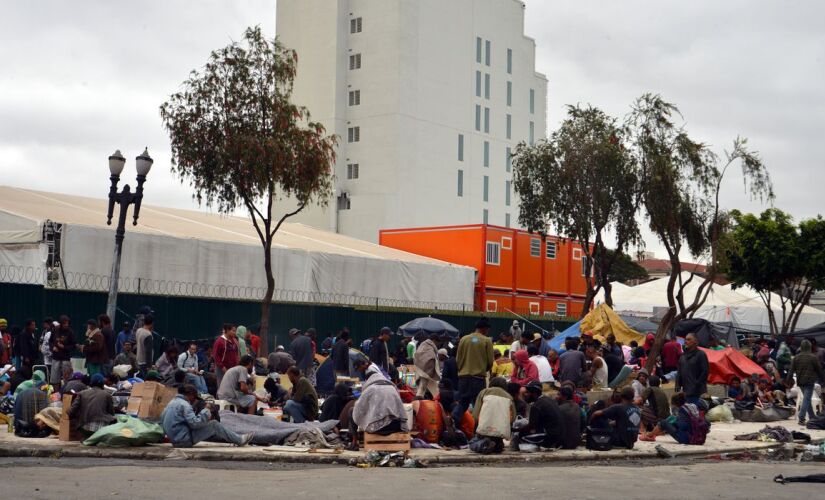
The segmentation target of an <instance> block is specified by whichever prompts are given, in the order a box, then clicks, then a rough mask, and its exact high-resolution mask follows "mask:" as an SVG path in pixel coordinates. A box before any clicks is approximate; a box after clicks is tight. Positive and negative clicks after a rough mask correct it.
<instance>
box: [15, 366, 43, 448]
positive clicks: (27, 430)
mask: <svg viewBox="0 0 825 500" xmlns="http://www.w3.org/2000/svg"><path fill="white" fill-rule="evenodd" d="M38 371H39V370H38ZM45 389H46V382H45V380H44V379H41V380H39V381H38V382H37V383H36V384H35V385H33V386H32V387H30V388H28V389H26V390H24V391H22V392H21V393H19V394H18V395H17V396H15V398H14V435H15V436H19V437H38V438H40V437H47V436H49V435H50V434H51V429H49V428H47V427H46V426H45V425H44V424H43V423H42V422H41V421H38V420H37V419H36V418H35V415H37V414H38V413H39V412H40V411H41V410H43V409H44V408H46V407H48V406H49V396H48V393H47V392H46V390H45Z"/></svg>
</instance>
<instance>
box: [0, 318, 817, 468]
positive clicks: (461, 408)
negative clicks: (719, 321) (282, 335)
mask: <svg viewBox="0 0 825 500" xmlns="http://www.w3.org/2000/svg"><path fill="white" fill-rule="evenodd" d="M111 323H112V322H111V320H110V318H108V317H107V316H105V315H101V316H99V317H98V318H96V319H91V320H88V321H87V322H86V323H85V333H84V334H82V335H80V336H76V335H75V333H74V331H73V329H72V324H71V320H70V319H69V318H68V317H67V316H60V317H59V318H58V320H57V321H55V320H53V319H52V318H46V319H45V320H44V321H43V323H42V328H41V329H39V330H38V328H37V325H36V323H35V322H34V321H27V322H26V323H25V325H24V327H23V328H12V329H8V325H7V323H6V322H5V320H2V319H0V333H2V339H3V342H2V349H0V366H3V367H4V368H3V372H2V374H1V375H0V384H1V386H2V394H3V395H4V396H3V399H2V401H0V413H6V414H9V413H13V414H14V427H15V432H16V433H17V434H18V435H20V436H27V437H39V436H45V435H48V434H49V433H50V429H49V428H48V427H47V426H45V425H44V424H43V422H41V421H40V420H39V419H38V415H39V414H40V413H39V412H40V411H41V410H43V409H44V408H46V407H48V406H49V404H50V401H57V399H55V398H54V396H52V395H53V394H73V395H74V398H73V400H72V403H71V408H70V409H69V416H70V417H71V418H72V425H73V427H74V428H75V429H77V430H78V431H80V432H82V433H84V434H86V435H90V434H91V433H94V432H95V431H97V430H99V429H100V428H102V427H105V426H107V425H109V424H111V423H113V422H114V421H115V417H116V415H117V414H118V413H119V412H123V411H124V410H125V405H126V401H127V399H128V398H124V397H122V395H123V391H124V390H125V391H127V392H126V395H127V396H128V389H129V388H130V387H131V386H132V385H133V384H135V383H139V382H144V381H154V382H158V383H161V384H164V385H166V386H169V387H173V388H175V389H177V391H178V396H177V398H175V399H174V400H173V401H172V402H171V403H169V404H168V405H167V407H166V409H165V410H164V412H163V414H162V415H161V418H160V423H161V424H162V426H163V428H164V430H165V433H166V435H167V437H168V439H169V441H170V442H171V443H172V444H173V445H174V446H182V447H186V446H193V445H194V444H196V443H198V442H199V441H203V440H215V439H217V440H219V441H225V442H229V443H233V444H236V445H239V446H242V445H245V444H248V443H249V442H250V441H251V440H252V437H253V436H252V434H249V433H247V434H238V433H235V432H233V431H232V430H230V429H228V428H226V427H224V426H223V425H222V424H221V423H220V422H219V415H218V414H217V411H216V408H217V406H216V404H217V403H218V402H220V404H221V405H224V406H228V407H230V408H232V409H234V411H236V412H239V413H247V414H250V415H254V414H261V412H262V410H263V409H264V408H267V407H269V408H273V407H277V408H280V409H282V411H283V415H284V418H285V419H287V420H289V421H291V422H293V423H304V422H313V421H320V422H326V421H329V420H335V421H337V422H338V424H337V427H336V428H335V431H336V432H337V433H338V434H339V435H340V437H341V439H342V441H343V442H345V443H347V446H348V447H349V448H351V449H357V447H358V446H359V445H358V443H359V441H358V435H359V431H363V432H366V433H369V434H383V435H387V434H393V433H399V432H409V431H416V432H414V433H413V435H414V436H418V440H417V442H418V444H419V445H421V446H431V445H436V444H439V443H440V445H442V446H448V447H464V446H467V447H469V449H470V450H473V451H475V452H479V453H498V452H501V451H503V450H504V448H505V445H506V442H509V444H510V446H511V448H512V449H514V450H529V449H535V448H537V447H541V448H549V449H554V448H563V449H573V448H576V447H579V446H583V445H586V446H588V447H591V448H594V449H606V448H607V447H623V448H633V446H634V444H635V443H636V442H637V441H638V440H642V441H655V440H656V439H657V437H658V436H661V435H669V436H671V437H672V438H673V439H674V440H675V441H676V442H678V443H682V444H695V445H698V444H703V443H704V440H705V436H706V435H707V433H708V432H709V424H708V423H707V421H706V419H705V413H706V411H707V410H708V408H709V404H708V400H707V399H705V398H706V393H707V380H708V375H709V364H708V358H707V355H706V354H705V353H704V352H703V351H702V350H701V349H699V345H698V340H697V338H696V336H695V335H694V334H688V335H687V336H686V338H685V339H684V344H682V343H680V342H679V341H678V339H676V338H670V339H668V340H667V341H666V342H664V344H663V345H662V347H661V353H660V355H659V357H658V359H657V360H656V362H655V363H651V366H653V367H654V368H653V369H652V370H651V371H650V372H649V371H648V370H647V369H646V368H645V367H646V366H647V365H648V363H647V361H648V358H649V356H650V355H651V353H652V350H653V345H654V341H655V337H654V336H653V335H652V334H649V335H648V336H647V337H646V338H645V342H644V343H643V344H642V345H637V344H636V343H635V342H631V343H630V344H629V345H627V346H624V345H621V344H620V343H619V342H617V341H616V338H615V337H614V336H613V335H607V336H606V337H605V338H603V339H602V341H600V340H598V339H597V338H596V337H595V336H594V335H592V334H590V333H588V332H584V333H583V334H582V335H581V337H580V338H568V339H566V340H565V344H564V346H565V348H564V350H562V351H561V352H558V351H556V350H555V349H553V348H552V347H551V345H550V337H549V336H548V335H545V334H540V333H528V332H526V331H524V330H522V329H521V327H520V325H519V324H518V322H514V324H513V327H512V328H510V330H509V331H506V332H502V333H501V334H500V335H499V336H498V338H496V339H495V340H494V339H493V337H492V336H491V333H490V330H491V324H490V322H489V321H488V320H487V319H486V318H481V319H480V320H479V321H478V322H477V324H476V325H475V330H474V331H473V332H471V333H469V334H466V335H463V336H461V337H460V339H455V338H451V337H449V336H445V335H443V334H427V333H421V334H419V335H416V336H414V337H405V338H403V339H402V340H401V341H400V342H398V345H397V348H395V349H393V348H391V341H392V337H393V332H392V330H391V329H390V328H382V329H381V330H380V331H378V332H377V333H376V334H375V335H374V336H372V337H370V338H368V339H366V340H365V341H364V342H362V343H361V344H360V345H358V347H357V349H356V348H355V347H353V339H352V336H351V334H350V332H349V330H348V329H347V328H343V329H342V330H341V331H339V332H338V333H337V334H336V335H329V336H327V337H326V338H324V339H323V340H322V341H320V342H319V341H318V340H317V332H316V331H315V330H314V329H312V328H309V329H307V330H305V331H301V330H299V329H297V328H293V329H292V330H290V331H289V332H288V340H289V343H288V345H287V346H286V347H285V346H284V345H277V346H276V347H275V349H274V350H272V352H269V353H266V352H261V346H262V344H261V339H260V337H259V336H258V335H257V334H256V332H254V331H253V329H248V328H246V327H244V326H236V325H234V324H229V323H227V324H224V325H223V326H222V328H221V330H220V334H219V335H217V338H215V340H214V341H212V342H209V343H208V344H204V343H198V342H182V343H179V342H172V343H168V344H167V345H165V346H164V347H163V349H160V351H162V352H157V353H156V352H155V351H156V346H157V345H158V342H157V340H158V339H157V335H156V334H155V332H154V318H153V315H152V314H151V313H147V314H141V315H139V316H138V321H137V322H136V324H135V325H131V324H130V323H124V324H123V325H122V328H121V329H120V331H119V332H115V331H114V329H113V328H112V324H111ZM791 344H792V343H791V342H788V343H786V342H782V343H780V344H778V345H777V344H774V343H772V342H771V341H767V342H762V343H749V344H748V346H747V347H746V348H745V352H746V354H747V355H749V356H751V357H752V358H753V359H754V360H755V361H756V362H758V363H759V364H760V365H761V366H763V367H764V368H765V371H766V373H768V374H769V375H768V376H769V377H770V379H765V378H764V376H762V377H760V376H757V377H751V378H748V379H747V380H739V379H737V378H734V379H732V380H731V381H730V384H729V387H728V396H729V398H730V399H731V400H734V401H737V402H744V403H747V402H756V403H757V404H760V405H762V404H770V403H773V402H775V401H779V400H781V401H782V402H786V401H787V400H788V399H794V398H802V399H803V401H804V402H803V403H802V407H801V412H800V415H799V419H800V423H804V422H805V419H806V417H811V418H813V416H814V413H813V410H812V408H811V398H812V395H813V394H814V393H815V392H816V391H817V388H818V387H819V385H818V383H821V382H823V371H822V359H823V356H825V350H823V349H816V346H815V345H813V346H812V345H811V343H810V342H808V341H807V340H805V341H803V342H801V344H800V346H799V349H798V352H795V351H794V349H793V347H792V345H791ZM714 348H716V346H715V345H714ZM77 354H80V355H82V356H83V357H84V358H85V373H83V372H76V371H74V369H73V368H72V362H71V361H72V356H73V355H74V356H76V355H77ZM326 358H329V360H328V361H325V360H326ZM327 363H329V366H326V364H327ZM260 378H262V379H263V383H262V384H261V383H260V380H259V379H260ZM322 379H323V380H327V379H329V380H331V383H330V384H328V385H329V386H330V390H326V389H323V390H322V387H324V386H325V385H324V383H323V380H322ZM286 380H288V381H289V383H288V384H287V383H286ZM668 383H672V384H673V389H674V392H673V394H672V396H671V397H668V396H667V394H666V393H665V391H664V389H663V387H662V386H663V385H665V384H668ZM592 391H596V392H592ZM319 392H320V396H321V397H319ZM594 394H595V395H596V396H594ZM711 404H712V403H711ZM408 406H411V407H412V410H413V413H412V418H410V412H409V408H408Z"/></svg>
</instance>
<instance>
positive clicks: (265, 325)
mask: <svg viewBox="0 0 825 500" xmlns="http://www.w3.org/2000/svg"><path fill="white" fill-rule="evenodd" d="M264 271H265V273H266V293H265V294H264V298H263V300H262V301H261V330H260V331H259V332H258V335H260V337H261V347H260V349H259V350H260V352H259V353H258V357H266V356H268V355H269V306H270V305H272V295H273V294H274V293H275V278H274V277H273V275H272V238H267V241H266V248H264Z"/></svg>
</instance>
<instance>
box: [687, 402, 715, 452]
mask: <svg viewBox="0 0 825 500" xmlns="http://www.w3.org/2000/svg"><path fill="white" fill-rule="evenodd" d="M688 404H690V403H687V404H686V405H685V406H687V405H688ZM691 406H693V409H695V410H696V411H689V410H688V409H687V408H683V411H684V412H685V413H687V415H688V418H690V442H689V443H688V444H696V445H702V444H705V440H706V439H707V437H708V433H709V432H710V423H709V422H708V421H707V420H706V419H705V412H703V411H701V410H699V409H698V408H696V405H691Z"/></svg>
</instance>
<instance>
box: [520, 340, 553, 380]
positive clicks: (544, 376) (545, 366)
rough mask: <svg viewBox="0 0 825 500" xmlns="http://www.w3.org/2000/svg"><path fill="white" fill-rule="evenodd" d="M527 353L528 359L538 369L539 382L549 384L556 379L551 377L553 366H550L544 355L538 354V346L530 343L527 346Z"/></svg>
mask: <svg viewBox="0 0 825 500" xmlns="http://www.w3.org/2000/svg"><path fill="white" fill-rule="evenodd" d="M527 354H529V355H530V361H532V362H533V363H534V364H535V365H536V368H538V369H539V382H541V383H542V384H549V383H553V382H555V381H556V379H554V378H553V368H552V367H551V366H550V361H549V360H548V359H547V357H546V356H542V355H540V354H539V348H538V347H536V346H534V345H531V346H530V347H528V348H527Z"/></svg>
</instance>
